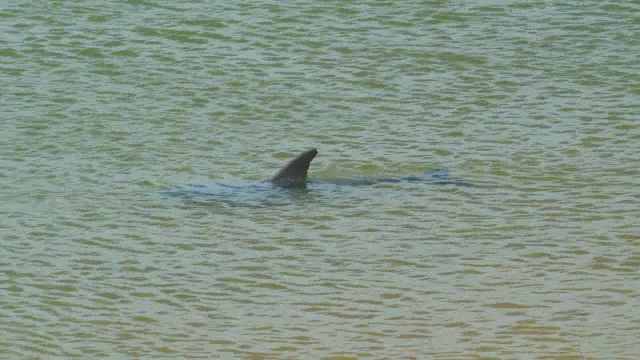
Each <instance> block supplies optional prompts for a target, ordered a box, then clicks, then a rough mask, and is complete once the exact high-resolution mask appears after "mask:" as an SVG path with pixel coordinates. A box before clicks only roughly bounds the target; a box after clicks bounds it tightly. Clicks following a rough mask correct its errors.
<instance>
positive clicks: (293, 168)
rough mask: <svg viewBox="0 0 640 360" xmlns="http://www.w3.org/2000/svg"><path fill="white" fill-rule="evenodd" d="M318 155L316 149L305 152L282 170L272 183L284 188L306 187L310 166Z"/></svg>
mask: <svg viewBox="0 0 640 360" xmlns="http://www.w3.org/2000/svg"><path fill="white" fill-rule="evenodd" d="M316 155H318V150H316V149H315V148H314V149H310V150H307V151H305V152H303V153H302V154H300V155H298V157H297V158H295V159H293V160H291V161H290V162H289V163H288V164H287V166H285V167H284V168H283V169H282V170H280V171H279V172H278V173H277V174H276V176H274V177H273V179H271V182H272V183H274V184H276V185H278V186H284V187H302V186H305V185H306V184H307V170H309V164H310V163H311V160H313V158H314V157H316Z"/></svg>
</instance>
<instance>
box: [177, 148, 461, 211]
mask: <svg viewBox="0 0 640 360" xmlns="http://www.w3.org/2000/svg"><path fill="white" fill-rule="evenodd" d="M316 155H318V150H317V149H315V148H312V149H309V150H307V151H305V152H303V153H301V154H300V155H298V156H297V157H296V158H294V159H293V160H291V161H290V162H289V163H288V164H287V165H286V166H285V167H283V168H282V169H281V170H280V171H279V172H278V173H277V174H276V175H275V176H274V177H273V178H271V179H270V180H268V181H262V182H253V183H244V184H243V183H241V182H240V183H238V182H234V183H222V182H219V183H215V184H210V185H202V184H192V185H184V186H180V187H178V188H177V189H174V190H171V191H168V192H167V194H168V195H171V196H178V197H184V198H188V199H190V200H193V201H197V202H218V203H224V204H229V205H230V204H235V205H246V206H259V205H276V204H286V203H287V202H289V201H291V200H292V198H291V197H292V196H293V197H296V196H299V195H300V194H301V192H292V191H293V190H294V189H295V190H320V189H322V188H323V185H333V186H340V187H342V186H363V185H375V184H380V183H398V182H428V183H431V184H437V185H457V186H471V184H469V183H467V182H464V181H460V180H456V179H453V178H451V177H450V176H449V174H448V173H447V172H446V171H444V170H433V171H429V172H426V173H423V174H420V175H417V176H406V177H396V178H378V179H348V178H343V179H334V180H316V181H309V180H308V179H307V173H308V171H309V165H310V164H311V161H312V160H313V159H314V158H315V157H316Z"/></svg>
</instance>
